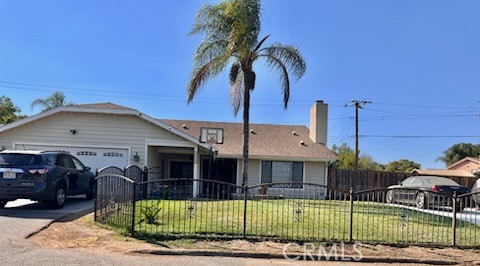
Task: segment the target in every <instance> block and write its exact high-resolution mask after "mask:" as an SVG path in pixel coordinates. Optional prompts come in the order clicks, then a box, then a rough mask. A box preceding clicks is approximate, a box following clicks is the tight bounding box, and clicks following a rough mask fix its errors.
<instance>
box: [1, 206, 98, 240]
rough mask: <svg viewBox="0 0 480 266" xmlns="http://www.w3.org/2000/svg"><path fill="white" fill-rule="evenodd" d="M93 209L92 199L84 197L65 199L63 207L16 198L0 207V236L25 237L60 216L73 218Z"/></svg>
mask: <svg viewBox="0 0 480 266" xmlns="http://www.w3.org/2000/svg"><path fill="white" fill-rule="evenodd" d="M91 211H93V201H92V200H85V197H72V198H68V199H67V203H66V204H65V207H64V208H63V209H52V208H51V207H50V206H49V205H48V204H42V203H38V202H35V201H30V200H16V201H12V202H9V203H7V205H6V206H5V208H3V209H0V224H1V225H2V226H0V238H4V237H8V238H17V237H18V238H26V237H28V236H29V235H31V234H32V233H34V232H37V231H38V230H41V229H42V228H43V227H45V226H47V225H48V224H50V223H51V222H53V221H55V220H58V219H60V218H68V217H71V218H75V217H79V216H82V215H84V214H87V213H88V212H91Z"/></svg>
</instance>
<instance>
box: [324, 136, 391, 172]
mask: <svg viewBox="0 0 480 266" xmlns="http://www.w3.org/2000/svg"><path fill="white" fill-rule="evenodd" d="M332 150H333V152H335V153H336V154H337V157H338V160H337V162H336V163H335V165H336V167H338V168H339V169H345V170H353V169H355V151H354V150H353V149H352V148H350V147H349V146H348V145H347V144H346V143H342V145H340V146H337V145H333V146H332ZM383 168H384V167H383V165H382V164H380V163H378V162H376V161H375V160H373V158H372V156H370V155H368V154H361V155H360V156H359V158H358V169H359V170H374V171H381V170H383Z"/></svg>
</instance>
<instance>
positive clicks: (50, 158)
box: [43, 154, 55, 165]
mask: <svg viewBox="0 0 480 266" xmlns="http://www.w3.org/2000/svg"><path fill="white" fill-rule="evenodd" d="M43 158H44V159H43V160H44V161H45V164H46V165H55V155H54V154H46V155H44V156H43Z"/></svg>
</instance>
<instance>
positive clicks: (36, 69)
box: [0, 0, 480, 168]
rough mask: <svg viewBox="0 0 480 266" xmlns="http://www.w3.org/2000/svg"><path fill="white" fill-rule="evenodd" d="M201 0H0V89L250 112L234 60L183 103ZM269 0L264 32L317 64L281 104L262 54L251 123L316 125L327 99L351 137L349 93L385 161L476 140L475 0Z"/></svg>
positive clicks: (180, 114) (338, 127) (340, 134)
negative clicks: (314, 112)
mask: <svg viewBox="0 0 480 266" xmlns="http://www.w3.org/2000/svg"><path fill="white" fill-rule="evenodd" d="M204 3H206V2H205V1H198V0H195V1H194V0H177V1H113V0H112V1H47V0H44V1H33V0H31V1H28V0H20V1H13V0H11V1H0V36H2V38H0V59H1V60H0V94H1V95H6V96H9V97H10V98H12V99H13V101H14V103H15V104H16V105H18V106H19V107H20V108H21V109H22V111H23V113H25V114H28V115H31V114H35V113H38V112H39V110H38V109H34V110H32V109H31V108H30V103H31V102H32V101H33V100H34V99H36V98H40V97H45V96H48V95H49V94H51V93H52V92H53V91H55V90H61V91H63V92H64V93H65V94H66V95H67V98H68V100H70V101H73V102H76V103H91V102H107V101H110V102H115V103H118V104H121V105H125V106H129V107H133V108H136V109H138V110H140V111H142V112H145V113H147V114H149V115H151V116H154V117H158V118H172V119H194V120H218V121H238V122H241V116H238V117H235V116H234V115H233V112H232V111H231V108H230V105H229V100H228V99H229V98H228V79H227V73H223V74H221V75H220V76H218V77H217V78H216V79H213V80H211V81H210V82H209V83H207V85H206V86H205V88H204V89H203V90H202V92H201V93H199V94H198V97H197V98H196V99H195V100H194V102H193V103H192V104H190V105H187V104H186V84H187V81H188V78H189V76H190V71H191V60H192V55H193V52H194V50H195V47H196V46H197V45H198V44H199V42H200V38H199V37H191V36H188V35H187V33H188V32H189V30H190V28H191V26H192V24H193V20H194V17H195V13H196V11H197V10H198V9H199V8H200V7H201V6H202V5H203V4H204ZM262 5H263V15H262V22H263V24H262V33H261V35H262V36H263V35H266V34H270V35H271V37H270V39H269V41H270V43H272V42H281V43H285V44H294V45H297V46H298V47H299V49H300V50H301V52H302V54H303V56H304V57H305V59H306V61H307V68H308V69H307V72H306V74H305V76H304V77H303V78H302V79H301V80H299V81H294V82H292V84H291V98H290V105H289V108H288V110H283V108H282V97H281V93H280V88H279V85H280V84H279V81H278V79H277V76H276V75H275V73H272V72H270V71H269V70H268V69H265V68H264V67H263V66H262V64H257V65H255V70H256V72H257V77H258V78H257V85H256V89H255V90H254V92H253V94H252V106H251V120H252V122H256V123H280V124H305V125H308V119H309V117H308V115H309V108H310V106H311V105H312V104H313V102H314V101H315V100H325V101H326V102H327V103H329V105H330V114H329V117H330V120H329V135H330V136H329V145H332V144H340V143H342V142H347V143H348V144H349V145H351V146H352V147H353V145H354V138H353V137H352V136H353V133H354V121H353V114H354V110H353V108H351V107H344V105H345V104H346V103H348V102H349V101H350V100H353V99H359V100H370V101H372V104H369V105H367V106H366V107H365V109H363V110H361V112H360V117H361V119H360V134H361V135H366V136H364V137H362V138H361V139H360V150H361V152H362V153H367V154H370V155H371V156H373V158H374V159H375V160H377V161H379V162H382V163H387V162H389V161H392V160H397V159H402V158H407V159H411V160H414V161H417V162H420V163H421V164H422V166H423V167H430V168H433V167H436V168H439V167H443V164H442V163H439V162H435V159H436V158H438V157H439V156H440V155H441V153H442V151H444V150H446V149H447V148H448V147H450V146H451V145H453V144H455V143H459V142H472V143H479V141H480V137H474V138H466V137H462V136H480V132H479V131H480V123H479V119H480V117H478V116H477V114H478V113H480V104H479V100H480V97H479V93H478V91H479V90H478V85H479V84H480V75H479V70H480V49H479V47H480V16H478V10H480V1H475V0H472V1H463V0H459V1H444V0H421V1H400V0H398V1H393V0H392V1H384V0H377V1H373V0H370V1H368V0H362V1H358V0H351V1H347V0H330V1H326V0H301V1H293V0H264V1H263V2H262ZM16 83H17V84H16ZM22 84H29V85H22ZM372 135H381V136H387V137H373V136H372ZM388 136H390V137H388ZM391 136H397V137H391ZM398 136H409V137H408V138H404V137H402V138H400V137H398ZM431 136H443V137H431ZM452 136H457V137H452Z"/></svg>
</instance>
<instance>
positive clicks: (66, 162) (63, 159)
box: [56, 154, 75, 169]
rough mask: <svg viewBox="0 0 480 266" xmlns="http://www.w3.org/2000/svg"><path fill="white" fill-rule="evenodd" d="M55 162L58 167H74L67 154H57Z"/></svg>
mask: <svg viewBox="0 0 480 266" xmlns="http://www.w3.org/2000/svg"><path fill="white" fill-rule="evenodd" d="M56 164H57V165H58V166H60V167H65V168H71V169H74V168H75V165H74V164H73V161H72V159H70V157H69V156H66V155H63V154H59V155H58V158H57V163H56Z"/></svg>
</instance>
